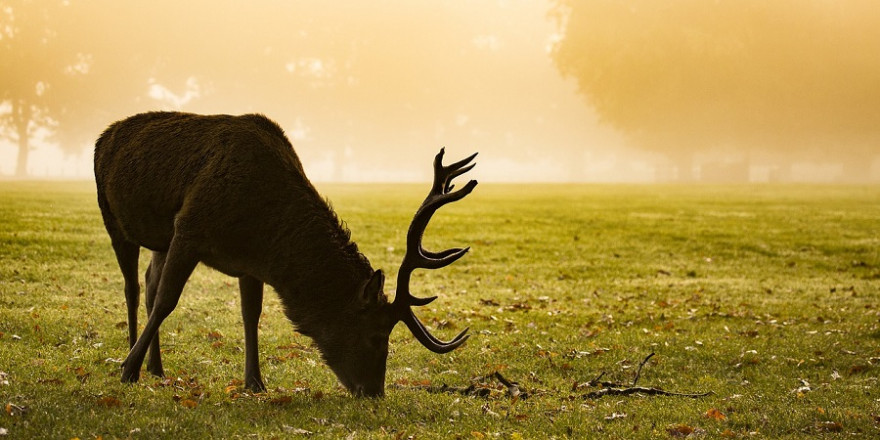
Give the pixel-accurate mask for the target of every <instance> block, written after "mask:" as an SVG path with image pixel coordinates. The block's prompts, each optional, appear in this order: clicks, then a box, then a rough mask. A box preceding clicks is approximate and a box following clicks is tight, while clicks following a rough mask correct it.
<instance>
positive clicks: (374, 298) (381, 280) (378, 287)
mask: <svg viewBox="0 0 880 440" xmlns="http://www.w3.org/2000/svg"><path fill="white" fill-rule="evenodd" d="M384 286H385V273H384V272H382V269H379V270H377V271H375V272H373V276H371V277H370V280H369V281H367V285H366V286H364V291H363V294H362V295H363V297H362V299H363V302H364V303H366V304H376V303H377V302H379V298H380V297H381V296H383V294H382V288H383V287H384Z"/></svg>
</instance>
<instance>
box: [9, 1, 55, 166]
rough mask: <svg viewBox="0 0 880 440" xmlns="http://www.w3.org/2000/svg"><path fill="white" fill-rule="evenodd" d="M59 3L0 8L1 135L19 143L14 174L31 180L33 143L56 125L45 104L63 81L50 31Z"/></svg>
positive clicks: (16, 3) (17, 3) (18, 3)
mask: <svg viewBox="0 0 880 440" xmlns="http://www.w3.org/2000/svg"><path fill="white" fill-rule="evenodd" d="M57 6H58V5H57V4H55V3H54V2H41V3H40V4H32V2H30V1H27V0H18V1H10V2H8V3H7V4H5V5H3V6H2V8H0V14H2V15H0V17H2V19H0V20H2V23H3V26H2V27H0V58H2V59H3V60H5V63H4V64H5V65H6V67H5V69H6V72H4V74H3V76H4V81H3V82H4V84H3V86H2V87H0V103H2V106H0V107H4V108H6V109H7V110H8V111H7V112H5V113H3V114H0V135H2V136H3V137H6V138H9V139H12V140H14V141H15V142H17V143H18V159H17V162H16V168H15V174H16V175H17V176H20V177H23V176H25V175H26V174H27V160H28V155H29V153H30V150H31V144H30V141H31V138H32V136H33V135H34V134H35V133H36V132H37V131H38V130H39V129H40V128H47V127H51V125H52V124H53V120H52V118H51V115H50V108H49V105H48V103H47V101H46V95H47V94H48V93H49V88H50V87H51V85H52V84H53V83H54V82H55V80H56V79H57V77H58V76H59V75H60V73H61V72H60V69H59V66H58V54H57V52H56V50H55V49H56V48H55V46H54V45H53V43H54V40H55V38H54V35H53V33H52V31H51V26H50V15H51V10H52V8H54V7H57Z"/></svg>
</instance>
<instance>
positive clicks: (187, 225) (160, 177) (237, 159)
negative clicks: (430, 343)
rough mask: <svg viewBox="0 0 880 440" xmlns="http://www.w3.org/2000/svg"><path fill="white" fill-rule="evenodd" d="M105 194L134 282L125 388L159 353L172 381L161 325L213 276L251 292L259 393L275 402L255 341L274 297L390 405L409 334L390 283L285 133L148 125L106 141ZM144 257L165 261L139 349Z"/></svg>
mask: <svg viewBox="0 0 880 440" xmlns="http://www.w3.org/2000/svg"><path fill="white" fill-rule="evenodd" d="M95 180H96V183H97V189H98V204H99V206H100V208H101V213H102V215H103V219H104V224H105V226H106V228H107V232H108V234H109V235H110V238H111V241H112V244H113V248H114V250H115V252H116V256H117V260H118V262H119V265H120V268H121V269H122V273H123V277H124V278H125V293H126V303H127V305H128V319H129V339H130V347H131V351H130V353H129V355H128V357H127V359H126V361H125V363H124V364H123V373H122V380H123V381H136V380H137V379H138V376H139V371H140V366H141V364H142V363H143V361H144V358H145V355H146V351H147V349H148V347H149V350H150V360H149V362H148V365H147V368H148V370H149V371H151V372H152V373H154V374H157V375H161V374H162V365H161V361H160V358H159V338H158V328H159V325H160V324H161V322H162V320H164V319H165V317H167V316H168V314H170V313H171V311H172V310H173V309H174V307H175V306H176V304H177V301H178V299H179V296H180V292H181V290H182V289H183V286H184V284H185V283H186V280H187V279H188V277H189V275H190V274H191V272H192V270H193V269H194V268H195V266H196V264H197V263H199V262H202V263H205V264H207V265H208V266H210V267H213V268H215V269H217V270H219V271H221V272H223V273H225V274H228V275H231V276H234V277H238V278H239V285H240V287H241V296H242V315H243V318H244V323H245V345H246V362H245V383H246V386H247V387H248V388H250V389H252V390H263V389H265V386H264V384H263V382H262V378H261V375H260V372H259V361H258V359H257V336H256V329H257V322H258V321H259V316H260V311H261V308H262V294H263V284H264V283H265V284H269V285H270V286H272V287H273V288H274V289H275V290H276V291H277V292H278V295H279V296H280V298H281V302H282V303H283V305H284V309H285V313H286V315H287V316H288V318H289V319H290V320H291V321H292V322H293V323H294V324H295V325H296V327H297V329H298V330H299V331H300V332H302V333H304V334H306V335H309V336H310V337H312V338H313V339H314V340H315V342H316V344H317V345H318V347H319V348H320V350H321V352H322V354H323V356H324V358H325V360H326V361H327V363H328V365H330V367H331V368H332V369H333V371H334V372H335V373H336V374H337V376H338V377H339V379H340V381H341V382H342V383H343V384H344V385H345V386H346V387H348V388H349V390H351V391H352V392H353V393H355V394H367V395H379V394H382V390H383V388H384V376H385V374H384V373H385V361H386V357H387V352H388V334H389V333H390V331H391V329H392V327H393V326H394V323H395V322H396V321H395V320H393V319H391V316H392V314H391V313H390V312H389V310H388V308H389V305H388V304H387V299H386V297H385V294H384V293H383V292H382V282H383V277H382V274H381V271H374V270H373V269H372V268H371V267H370V263H369V261H368V260H367V258H366V257H364V256H363V255H362V254H361V253H360V252H359V251H358V248H357V246H356V245H355V244H354V243H352V242H351V240H350V234H349V232H348V230H347V229H346V228H345V227H343V226H342V225H341V224H340V221H339V220H338V219H337V217H336V215H335V214H334V213H333V211H332V209H331V208H330V206H329V205H328V204H327V202H326V201H325V200H324V199H323V198H322V197H321V196H320V195H319V194H318V192H317V191H316V190H315V188H314V187H313V186H312V184H311V183H310V182H309V180H308V178H306V176H305V173H304V172H303V168H302V164H301V163H300V161H299V159H298V158H297V156H296V153H295V152H294V150H293V147H292V146H291V144H290V142H289V141H288V140H287V138H286V137H285V135H284V132H283V131H282V130H281V128H280V127H279V126H278V125H277V124H275V123H274V122H272V121H270V120H269V119H267V118H265V117H264V116H261V115H243V116H226V115H216V116H202V115H194V114H186V113H171V112H154V113H144V114H139V115H135V116H132V117H130V118H128V119H125V120H122V121H119V122H117V123H115V124H113V125H111V126H110V127H109V128H107V130H106V131H104V133H103V134H102V135H101V137H100V138H99V139H98V141H97V143H96V145H95ZM140 247H145V248H148V249H150V250H152V251H153V259H152V261H151V263H150V267H149V268H148V270H147V282H146V290H147V294H146V297H147V310H148V314H149V317H148V321H147V324H146V326H145V328H144V331H143V334H142V335H141V336H140V338H137V307H138V301H139V299H138V297H139V288H138V280H137V278H138V274H137V270H138V269H137V264H138V262H137V257H138V253H139V252H138V251H139V248H140Z"/></svg>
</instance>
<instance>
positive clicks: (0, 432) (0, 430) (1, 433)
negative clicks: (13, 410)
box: [0, 428, 9, 436]
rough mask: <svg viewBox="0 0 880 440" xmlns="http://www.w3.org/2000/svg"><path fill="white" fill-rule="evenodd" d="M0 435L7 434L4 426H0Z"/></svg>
mask: <svg viewBox="0 0 880 440" xmlns="http://www.w3.org/2000/svg"><path fill="white" fill-rule="evenodd" d="M0 435H2V436H6V435H9V431H7V430H6V428H0Z"/></svg>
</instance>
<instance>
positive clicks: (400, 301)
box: [392, 148, 477, 353]
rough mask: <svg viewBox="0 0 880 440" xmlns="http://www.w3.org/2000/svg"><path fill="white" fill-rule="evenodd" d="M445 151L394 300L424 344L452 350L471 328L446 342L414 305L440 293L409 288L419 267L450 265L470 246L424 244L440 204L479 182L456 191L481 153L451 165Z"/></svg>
mask: <svg viewBox="0 0 880 440" xmlns="http://www.w3.org/2000/svg"><path fill="white" fill-rule="evenodd" d="M443 153H444V149H442V148H441V149H440V152H439V153H437V156H436V157H434V185H433V186H432V187H431V192H430V193H428V197H426V198H425V201H424V202H422V206H420V207H419V210H418V211H416V215H415V216H414V217H413V220H412V223H410V225H409V232H407V234H406V255H404V257H403V262H402V263H400V270H399V271H398V272H397V295H396V296H395V297H394V303H393V304H392V307H393V308H394V310H395V313H396V314H397V319H398V320H400V321H403V323H404V324H406V326H407V327H409V329H410V331H412V333H413V336H415V337H416V339H418V341H419V342H421V343H422V345H424V346H425V347H426V348H428V349H429V350H431V351H433V352H435V353H448V352H450V351H452V350H455V349H456V348H458V347H459V346H461V344H464V341H466V340H467V338H468V335H467V334H466V333H467V331H468V329H464V330H463V331H462V332H461V333H459V334H458V336H456V337H455V338H453V339H452V340H451V341H449V342H444V341H441V340H439V339H437V338H436V337H434V335H432V334H431V332H429V331H428V329H426V328H425V326H424V325H423V324H422V322H421V321H419V318H417V317H416V315H415V313H413V311H412V306H423V305H425V304H428V303H430V302H431V301H434V300H435V299H437V297H436V296H432V297H428V298H419V297H415V296H413V295H412V294H411V293H410V291H409V281H410V277H411V276H412V272H413V270H415V269H439V268H441V267H446V266H448V265H450V264H452V263H453V262H455V260H458V259H459V258H461V257H463V256H464V254H466V253H467V252H468V251H469V250H470V248H469V247H466V248H453V249H447V250H445V251H441V252H430V251H427V250H425V248H423V247H422V236H423V235H424V233H425V228H427V227H428V222H429V221H430V220H431V216H432V215H434V212H436V211H437V209H438V208H440V207H441V206H443V205H445V204H447V203H451V202H454V201H457V200H461V199H462V198H464V197H465V196H466V195H468V194H470V193H471V191H473V190H474V187H476V186H477V181H476V180H471V181H470V182H468V183H467V184H466V185H465V186H464V187H463V188H461V189H459V190H458V191H455V192H452V188H453V187H454V185H452V179H454V178H455V177H458V176H460V175H462V174H464V173H466V172H468V171H470V169H471V168H473V167H474V165H476V164H470V165H468V164H469V163H470V162H471V161H472V160H473V159H474V158H475V157H477V153H474V154H472V155H471V156H469V157H467V158H466V159H463V160H460V161H458V162H456V163H454V164H452V165H449V166H443Z"/></svg>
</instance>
